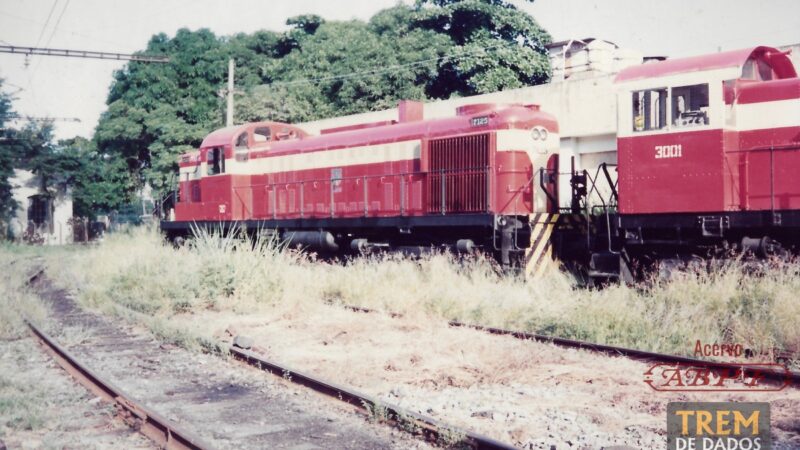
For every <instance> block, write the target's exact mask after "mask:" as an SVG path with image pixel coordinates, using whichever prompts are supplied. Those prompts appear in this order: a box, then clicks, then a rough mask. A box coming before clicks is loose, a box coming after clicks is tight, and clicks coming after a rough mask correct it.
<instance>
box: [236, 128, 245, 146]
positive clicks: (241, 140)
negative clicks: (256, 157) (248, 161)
mask: <svg viewBox="0 0 800 450" xmlns="http://www.w3.org/2000/svg"><path fill="white" fill-rule="evenodd" d="M247 147H248V144H247V132H246V131H244V132H242V134H240V135H239V136H238V137H237V138H236V150H241V149H244V148H247Z"/></svg>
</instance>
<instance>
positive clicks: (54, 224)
mask: <svg viewBox="0 0 800 450" xmlns="http://www.w3.org/2000/svg"><path fill="white" fill-rule="evenodd" d="M10 182H11V186H12V188H13V192H14V200H16V202H17V214H16V217H15V218H14V219H13V220H12V221H11V224H10V225H11V226H10V231H11V235H12V236H13V238H14V239H15V240H26V241H28V242H32V243H42V244H44V245H62V244H69V243H72V241H73V227H72V196H71V193H70V191H69V190H66V191H59V192H58V193H56V194H55V195H53V196H51V195H47V194H44V195H43V194H42V193H41V190H40V188H39V180H38V178H37V177H36V176H35V175H33V174H32V173H31V172H28V171H26V170H14V177H13V178H11V180H10Z"/></svg>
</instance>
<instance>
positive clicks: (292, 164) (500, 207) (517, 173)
mask: <svg viewBox="0 0 800 450" xmlns="http://www.w3.org/2000/svg"><path fill="white" fill-rule="evenodd" d="M420 106H421V105H419V104H417V103H415V102H404V103H402V104H401V108H400V118H401V121H400V122H394V121H392V122H389V123H386V122H380V123H375V124H363V125H359V126H354V127H345V128H340V129H332V130H323V132H322V133H321V134H320V135H319V136H309V135H307V134H306V133H305V132H303V131H302V130H301V129H299V128H297V127H294V126H290V125H286V124H282V123H276V122H263V123H254V124H246V125H242V126H235V127H229V128H224V129H221V130H218V131H215V132H213V133H211V134H210V135H209V136H208V137H206V139H205V140H204V141H203V143H202V145H201V147H200V150H199V152H196V153H190V154H186V155H183V156H182V157H181V160H180V164H179V165H180V174H181V175H180V176H181V179H180V183H179V186H180V187H179V191H180V194H179V201H178V202H176V204H175V220H174V221H171V222H165V223H164V224H162V227H164V228H165V229H167V230H168V232H169V231H170V230H172V233H173V234H179V233H182V232H185V231H186V230H187V229H188V228H189V227H190V225H191V224H192V223H220V222H221V223H223V224H232V223H236V224H239V225H243V226H245V227H248V228H254V227H259V228H274V229H278V230H279V231H280V232H282V233H284V234H286V235H287V236H288V238H289V239H290V240H294V241H296V242H297V243H298V244H303V245H306V246H311V247H318V248H317V249H318V250H327V251H338V250H340V249H346V248H355V247H359V248H361V249H363V246H364V245H368V244H370V243H371V242H372V243H375V244H376V245H381V246H387V245H398V244H403V245H405V246H410V245H417V246H422V245H426V246H429V245H439V244H442V245H449V246H452V247H455V246H456V244H457V242H458V241H459V240H461V241H464V242H462V245H463V246H465V247H469V248H474V247H483V248H488V249H490V250H497V251H503V250H502V249H504V248H505V256H504V259H505V260H507V261H510V259H509V258H511V259H513V258H512V257H513V255H514V254H521V252H524V249H525V248H527V247H528V243H527V242H523V241H524V240H525V239H527V238H528V234H529V233H527V234H526V230H525V228H526V227H525V225H526V224H527V220H528V217H529V215H530V214H531V213H532V212H533V211H535V210H537V209H543V208H548V207H550V208H554V207H555V205H553V204H552V202H548V198H547V197H546V196H545V194H544V193H543V192H538V191H540V190H541V188H540V187H539V186H536V185H535V183H534V181H538V179H536V177H535V174H536V172H537V170H539V169H541V168H543V167H547V164H548V163H549V164H550V168H551V170H554V166H553V165H554V164H555V158H556V157H555V156H554V154H555V152H556V151H557V149H558V141H559V139H558V126H557V123H556V121H555V119H554V118H553V117H552V116H550V115H548V114H546V113H544V112H541V111H539V108H538V107H537V106H535V105H495V104H477V105H468V106H463V107H461V108H458V110H457V112H456V115H455V116H454V117H452V118H445V119H437V120H423V118H422V117H421V107H420ZM551 190H552V187H551ZM447 227H454V228H447ZM504 227H506V228H509V227H510V230H513V233H511V234H510V235H509V232H506V233H503V232H502V229H503V228H504ZM455 230H460V231H455ZM287 233H288V234H287ZM509 236H510V237H509ZM468 241H469V242H468ZM320 242H323V243H322V244H319V245H317V244H318V243H320ZM348 244H349V245H348ZM509 255H511V256H509ZM518 256H519V255H518Z"/></svg>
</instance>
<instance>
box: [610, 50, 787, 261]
mask: <svg viewBox="0 0 800 450" xmlns="http://www.w3.org/2000/svg"><path fill="white" fill-rule="evenodd" d="M615 81H616V85H617V88H618V89H619V90H618V105H617V106H618V117H617V123H618V139H617V143H618V160H619V166H618V170H619V216H618V218H617V223H616V225H617V226H618V228H619V230H618V233H619V235H620V236H621V239H622V241H621V243H620V245H621V246H627V247H626V248H628V249H629V250H630V249H633V248H640V249H647V250H648V251H651V252H656V253H657V252H658V248H659V247H660V248H663V249H666V250H667V251H670V252H672V253H673V254H676V253H681V252H686V253H689V252H698V253H702V252H703V250H702V249H703V248H706V249H715V248H721V247H725V248H745V249H746V248H748V247H749V246H751V245H750V244H749V243H750V242H753V240H754V239H755V241H763V240H764V239H767V240H769V239H773V238H778V239H779V240H780V241H782V242H786V243H789V244H791V245H796V244H798V242H796V241H797V240H798V233H797V231H798V229H799V227H800V185H798V184H797V183H796V174H797V173H798V172H800V79H798V78H797V73H796V71H795V68H794V66H793V65H792V63H791V60H790V59H789V58H788V56H787V54H786V53H784V52H781V51H779V50H777V49H774V48H770V47H755V48H749V49H744V50H737V51H731V52H723V53H717V54H713V55H706V56H701V57H691V58H683V59H675V60H667V61H662V62H656V63H651V64H643V65H641V66H636V67H631V68H628V69H625V70H623V71H622V72H620V74H619V75H618V76H617V78H616V80H615ZM681 249H683V250H681ZM709 251H711V250H709Z"/></svg>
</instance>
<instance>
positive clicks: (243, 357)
mask: <svg viewBox="0 0 800 450" xmlns="http://www.w3.org/2000/svg"><path fill="white" fill-rule="evenodd" d="M229 350H230V354H231V355H232V356H233V357H234V358H236V359H238V360H240V361H242V362H245V363H247V364H249V365H251V366H253V367H256V368H258V369H261V370H264V371H267V372H269V373H272V374H274V375H276V376H281V377H283V378H284V379H286V380H288V381H290V382H292V383H296V384H299V385H302V386H305V387H307V388H309V389H313V390H315V391H317V392H320V393H322V394H325V395H328V396H330V397H334V398H337V399H339V400H341V401H343V402H345V403H348V404H350V405H353V406H355V407H357V408H359V409H362V410H364V411H367V412H368V413H372V414H373V415H374V416H376V417H378V418H380V419H382V420H386V421H387V422H389V423H391V424H394V425H396V426H398V427H399V428H402V429H404V430H406V431H409V432H411V433H412V434H422V435H423V436H424V437H425V438H426V439H427V440H429V441H433V442H440V443H441V442H444V443H449V444H453V442H448V440H452V439H456V440H458V441H460V442H458V443H460V444H466V445H468V446H470V447H472V448H475V449H481V450H483V449H487V450H488V449H504V450H506V449H514V448H516V447H514V446H512V445H509V444H506V443H503V442H500V441H497V440H495V439H492V438H490V437H487V436H483V435H480V434H477V433H473V432H470V431H466V430H463V429H460V428H457V427H453V426H450V425H447V424H444V423H442V422H439V421H438V420H436V419H433V418H431V417H428V416H425V415H422V414H418V413H415V412H412V411H408V410H405V409H403V408H401V407H399V406H395V405H392V404H389V403H386V402H383V401H381V400H379V399H377V398H375V397H371V396H369V395H367V394H363V393H361V392H358V391H355V390H353V389H350V388H347V387H344V386H341V385H338V384H335V383H333V382H330V381H327V380H324V379H321V378H318V377H315V376H312V375H309V374H308V373H305V372H301V371H298V370H295V369H292V368H290V367H288V366H285V365H283V364H279V363H277V362H274V361H270V360H267V359H265V358H263V357H261V356H260V355H257V354H256V353H254V352H252V351H249V350H244V349H241V348H237V347H233V346H232V347H230V349H229Z"/></svg>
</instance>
